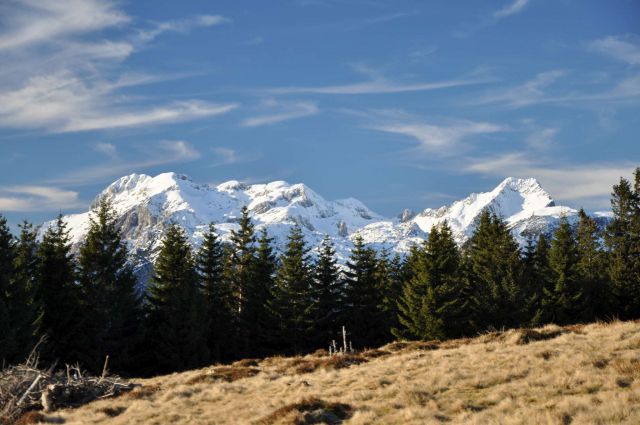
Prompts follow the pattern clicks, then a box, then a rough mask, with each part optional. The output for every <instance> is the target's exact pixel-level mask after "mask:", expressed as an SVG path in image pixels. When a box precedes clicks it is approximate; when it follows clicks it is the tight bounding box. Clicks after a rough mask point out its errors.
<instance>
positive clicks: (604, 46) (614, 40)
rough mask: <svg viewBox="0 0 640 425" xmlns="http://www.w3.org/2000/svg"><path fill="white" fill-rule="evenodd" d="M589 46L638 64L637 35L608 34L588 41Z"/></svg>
mask: <svg viewBox="0 0 640 425" xmlns="http://www.w3.org/2000/svg"><path fill="white" fill-rule="evenodd" d="M589 48H590V49H591V50H594V51H597V52H600V53H602V54H605V55H608V56H611V57H612V58H614V59H617V60H620V61H622V62H626V63H628V64H629V65H640V39H639V38H638V37H637V36H627V37H615V36H609V37H605V38H601V39H599V40H595V41H593V42H591V43H589Z"/></svg>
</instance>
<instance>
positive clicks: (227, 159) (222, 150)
mask: <svg viewBox="0 0 640 425" xmlns="http://www.w3.org/2000/svg"><path fill="white" fill-rule="evenodd" d="M211 152H213V154H214V155H215V158H214V161H213V163H212V164H211V166H212V167H220V166H223V165H233V164H239V163H244V162H251V161H255V160H257V159H258V158H259V155H254V154H247V153H239V152H238V151H237V150H235V149H231V148H226V147H215V148H211Z"/></svg>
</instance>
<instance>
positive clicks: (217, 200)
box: [40, 173, 609, 281]
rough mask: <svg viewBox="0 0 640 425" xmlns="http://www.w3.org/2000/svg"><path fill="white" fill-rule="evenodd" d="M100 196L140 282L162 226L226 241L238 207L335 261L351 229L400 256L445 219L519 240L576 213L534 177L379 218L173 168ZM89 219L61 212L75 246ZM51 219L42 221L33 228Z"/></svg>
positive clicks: (277, 185) (306, 194) (601, 216)
mask: <svg viewBox="0 0 640 425" xmlns="http://www.w3.org/2000/svg"><path fill="white" fill-rule="evenodd" d="M101 197H107V198H108V199H109V200H110V201H111V203H112V204H113V206H114V208H115V210H116V212H117V215H118V221H119V224H120V225H121V228H122V234H123V238H124V240H125V241H126V243H127V244H128V246H129V249H130V252H131V261H132V263H133V264H134V265H135V267H136V272H137V274H138V276H139V278H140V280H141V281H145V280H146V278H147V277H148V275H149V273H150V270H151V266H150V264H151V262H152V261H153V260H154V257H155V255H156V254H157V252H158V249H159V247H160V244H161V241H162V237H163V235H164V232H165V229H166V228H167V227H168V225H169V224H171V223H179V224H180V225H181V226H182V227H183V228H184V229H185V231H186V232H187V235H188V236H189V238H190V241H191V242H192V244H193V246H194V247H198V246H199V245H200V243H201V241H202V235H203V232H204V231H206V229H207V227H208V225H209V223H210V222H214V223H215V225H216V229H217V231H218V233H219V234H220V236H221V238H222V240H229V237H230V235H231V231H232V230H233V229H237V228H238V224H237V222H238V219H239V217H240V210H241V208H242V207H243V206H245V205H246V206H247V207H248V209H249V212H250V214H251V217H252V219H253V221H254V223H255V225H256V230H257V231H260V230H261V229H263V228H266V230H267V232H268V233H269V236H271V237H273V238H274V244H275V246H276V249H280V248H281V247H282V246H283V245H284V242H285V240H286V237H287V234H288V233H289V231H290V229H291V227H292V226H294V225H296V224H297V225H299V226H300V227H301V228H302V230H303V233H304V235H305V238H306V241H307V243H308V244H309V245H310V246H311V247H316V246H317V245H318V244H319V243H320V241H321V240H322V239H323V238H324V237H325V235H329V236H330V237H331V238H332V239H333V242H334V244H335V247H336V251H337V256H338V259H339V261H340V262H342V263H343V262H345V261H346V259H347V258H348V256H349V252H350V249H351V247H352V245H353V244H352V241H353V239H354V237H355V236H356V235H360V236H362V238H363V239H364V241H365V243H367V244H371V246H373V247H375V248H376V249H379V250H380V249H383V248H386V249H387V250H389V252H391V253H399V254H401V255H403V254H406V253H407V252H408V250H409V248H410V247H411V245H412V244H416V243H420V242H421V241H422V240H424V239H425V238H426V237H427V236H428V233H429V231H430V229H431V227H432V226H434V225H438V224H440V223H442V222H443V221H445V220H446V221H447V222H448V223H449V225H450V226H451V228H452V230H453V233H454V236H455V238H456V240H457V242H458V243H460V244H463V243H464V242H465V241H466V240H468V238H469V237H470V236H471V234H472V233H473V230H474V227H475V223H476V220H477V219H478V217H479V215H480V213H481V212H482V210H483V209H485V208H489V209H491V210H492V211H494V212H496V213H497V214H499V215H501V216H502V217H503V218H504V219H505V220H506V221H507V223H508V224H509V226H510V227H511V228H512V230H513V234H514V236H515V237H516V239H517V240H518V242H520V244H521V245H524V244H525V243H526V241H527V239H528V238H530V237H533V238H537V236H538V235H539V234H540V233H545V234H549V233H551V231H552V230H553V229H554V228H555V226H556V225H557V224H558V222H559V220H560V218H561V217H562V216H565V217H567V218H568V219H569V220H570V221H571V222H575V220H576V219H577V211H576V210H574V209H571V208H569V207H562V206H556V205H555V202H554V201H553V199H552V198H551V196H550V195H549V194H548V193H547V192H546V191H545V190H544V189H543V188H542V187H541V186H540V184H539V183H538V181H537V180H535V179H533V178H528V179H519V178H513V177H509V178H506V179H505V180H504V181H503V182H502V183H500V184H499V185H498V186H497V187H496V188H495V189H493V190H492V191H490V192H484V193H474V194H471V195H469V196H468V197H467V198H465V199H463V200H460V201H456V202H454V203H453V204H451V205H449V206H443V207H441V208H438V209H431V208H427V209H425V210H424V211H422V212H420V213H417V214H415V213H413V212H412V211H410V210H404V211H403V212H402V213H401V214H399V215H398V217H394V218H385V217H382V216H381V215H379V214H377V213H375V212H373V211H371V210H370V209H369V208H367V206H365V205H364V204H363V203H362V202H360V201H358V200H357V199H353V198H347V199H341V200H336V201H327V200H326V199H324V198H323V197H322V196H320V195H319V194H317V193H316V192H314V191H313V190H311V189H310V188H309V187H308V186H306V185H304V184H301V183H298V184H289V183H287V182H284V181H274V182H271V183H266V184H253V185H247V184H243V183H241V182H238V181H235V180H232V181H228V182H225V183H222V184H220V185H218V186H212V185H207V184H198V183H196V182H194V181H192V180H191V179H190V178H189V177H187V176H185V175H182V174H177V173H163V174H159V175H157V176H155V177H151V176H148V175H144V174H131V175H129V176H124V177H121V178H119V179H118V180H116V181H115V182H113V183H112V184H111V185H109V186H108V187H107V188H106V189H104V190H103V191H102V192H101V193H100V194H99V195H98V196H97V197H96V201H94V203H93V205H95V203H96V202H97V200H98V199H100V198H101ZM93 205H92V206H93ZM594 217H595V218H596V220H598V221H599V222H600V223H601V224H602V223H604V222H606V221H607V220H608V217H609V215H608V213H594ZM89 218H90V212H85V213H81V214H73V215H67V216H65V217H64V220H65V222H66V223H68V225H69V230H70V235H71V238H72V242H73V244H74V245H75V246H77V245H78V244H80V243H81V241H82V240H83V238H84V236H85V234H86V233H87V230H88V228H89ZM52 223H54V222H53V221H50V222H47V223H45V224H44V225H43V226H42V228H41V230H40V232H41V234H42V232H43V229H46V228H47V227H48V226H50V225H51V224H52Z"/></svg>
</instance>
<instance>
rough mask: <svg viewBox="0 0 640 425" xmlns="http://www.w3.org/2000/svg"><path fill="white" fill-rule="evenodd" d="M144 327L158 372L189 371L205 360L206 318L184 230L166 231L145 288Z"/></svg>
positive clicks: (174, 226) (172, 229)
mask: <svg viewBox="0 0 640 425" xmlns="http://www.w3.org/2000/svg"><path fill="white" fill-rule="evenodd" d="M147 304H148V308H149V310H150V311H149V315H148V319H149V320H148V328H149V331H150V334H151V341H150V343H151V346H152V347H153V354H154V357H155V362H156V370H157V371H158V372H168V371H175V370H185V369H192V368H195V367H198V366H202V365H203V364H204V363H205V362H206V361H208V349H207V333H208V332H207V328H208V325H209V323H208V320H207V319H208V318H207V314H206V313H207V312H206V306H205V303H204V298H203V296H202V293H201V292H200V290H199V287H198V275H197V272H196V269H195V264H194V260H193V256H192V253H191V246H190V245H189V243H188V242H187V238H186V236H185V233H184V230H182V228H181V227H180V226H178V225H177V224H173V225H171V226H170V227H169V229H168V230H167V232H166V234H165V236H164V239H163V240H162V246H161V248H160V252H159V254H158V257H157V259H156V262H155V265H154V274H153V278H152V279H151V283H150V285H149V288H148V303H147Z"/></svg>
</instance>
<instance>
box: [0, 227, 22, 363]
mask: <svg viewBox="0 0 640 425" xmlns="http://www.w3.org/2000/svg"><path fill="white" fill-rule="evenodd" d="M14 258H15V241H14V240H13V236H12V235H11V232H10V231H9V226H7V220H6V219H5V218H4V217H3V216H0V363H4V362H5V361H10V360H13V357H14V356H15V355H16V352H18V351H19V350H20V347H18V346H17V341H16V335H14V330H13V329H12V326H11V325H12V323H11V322H12V320H11V319H12V318H11V313H12V312H11V310H12V308H15V307H17V306H15V305H13V304H12V303H13V300H12V299H11V282H12V281H13V279H14V274H15V273H14V270H15V267H14ZM25 307H26V306H25Z"/></svg>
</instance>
